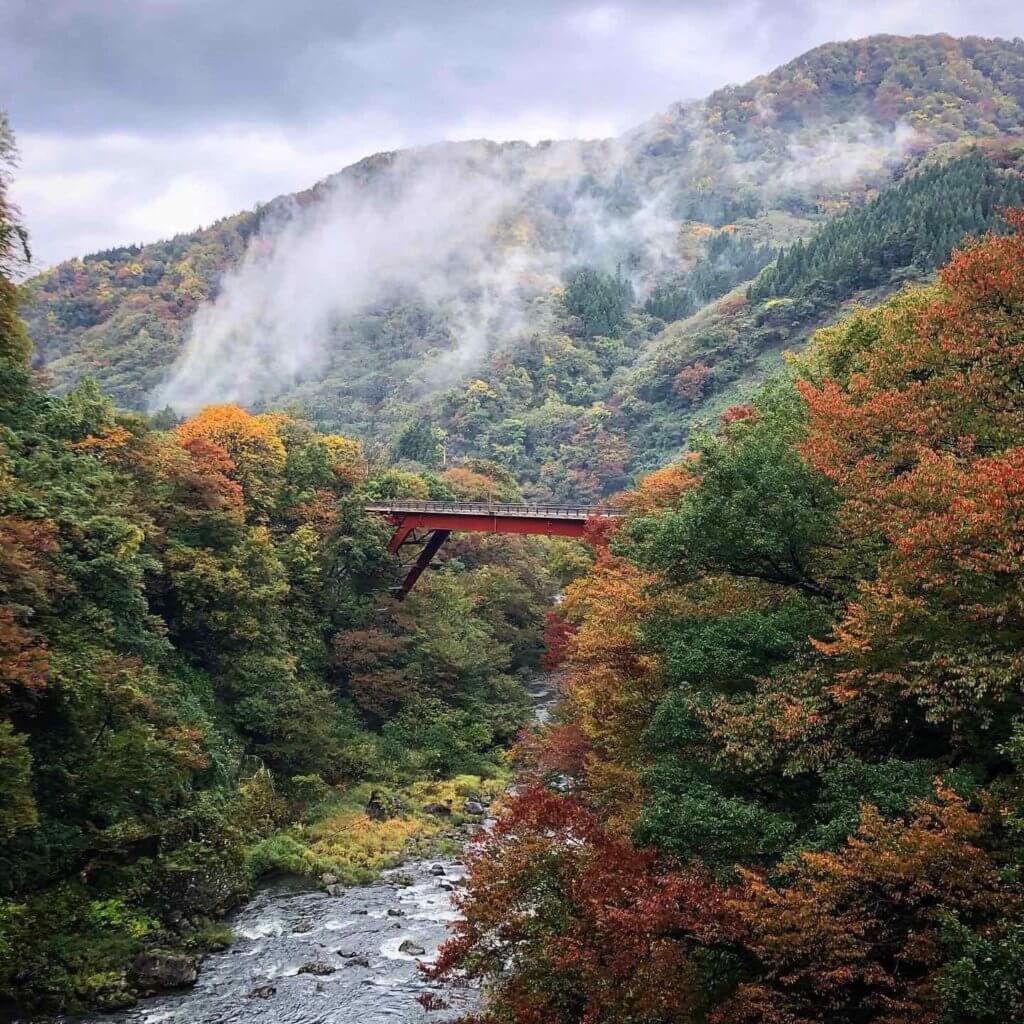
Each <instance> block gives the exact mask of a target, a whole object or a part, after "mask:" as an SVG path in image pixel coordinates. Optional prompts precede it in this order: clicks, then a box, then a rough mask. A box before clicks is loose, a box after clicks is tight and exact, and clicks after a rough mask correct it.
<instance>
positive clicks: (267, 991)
mask: <svg viewBox="0 0 1024 1024" xmlns="http://www.w3.org/2000/svg"><path fill="white" fill-rule="evenodd" d="M276 994H277V986H276V985H257V986H256V987H255V988H254V989H253V990H252V991H251V992H250V993H249V998H250V999H269V998H270V997H271V996H272V995H276Z"/></svg>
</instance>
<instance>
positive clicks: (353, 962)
mask: <svg viewBox="0 0 1024 1024" xmlns="http://www.w3.org/2000/svg"><path fill="white" fill-rule="evenodd" d="M345 966H346V967H369V966H370V961H369V960H368V959H367V958H366V957H365V956H361V955H358V956H353V957H350V958H349V961H348V963H347V964H345Z"/></svg>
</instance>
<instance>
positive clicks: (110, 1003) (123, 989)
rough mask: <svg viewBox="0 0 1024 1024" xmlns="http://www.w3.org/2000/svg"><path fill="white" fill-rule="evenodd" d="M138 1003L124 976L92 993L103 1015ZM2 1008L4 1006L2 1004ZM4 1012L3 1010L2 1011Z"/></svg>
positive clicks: (97, 1007)
mask: <svg viewBox="0 0 1024 1024" xmlns="http://www.w3.org/2000/svg"><path fill="white" fill-rule="evenodd" d="M137 1002H138V999H136V998H135V993H134V992H133V991H132V990H131V989H130V988H129V987H128V983H127V981H126V980H125V978H124V977H123V976H120V977H118V978H116V979H115V980H113V981H111V982H110V984H109V985H105V986H104V987H103V988H101V989H100V990H99V991H95V992H93V993H92V1003H93V1005H94V1006H95V1007H96V1009H97V1010H101V1011H103V1013H113V1012H114V1011H115V1010H127V1009H128V1007H130V1006H134V1005H135V1004H136V1003H137ZM0 1007H2V1004H0ZM0 1012H2V1009H0ZM5 1019H6V1018H5Z"/></svg>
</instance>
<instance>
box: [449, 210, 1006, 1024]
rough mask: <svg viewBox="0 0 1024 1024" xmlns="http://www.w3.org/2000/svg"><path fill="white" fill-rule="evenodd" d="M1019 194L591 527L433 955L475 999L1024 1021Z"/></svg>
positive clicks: (568, 1007) (834, 330)
mask: <svg viewBox="0 0 1024 1024" xmlns="http://www.w3.org/2000/svg"><path fill="white" fill-rule="evenodd" d="M1009 216H1010V222H1011V225H1012V226H1013V227H1014V229H1015V231H1016V233H1015V234H1013V235H1012V236H1010V237H1005V236H1004V237H998V236H990V237H988V238H985V239H983V240H980V241H978V242H976V243H975V244H974V245H973V246H971V247H970V248H968V249H966V250H965V251H962V252H959V253H957V254H956V256H954V258H953V259H952V261H951V262H950V263H949V265H948V266H947V267H945V268H944V269H943V270H942V272H941V274H940V275H939V281H938V283H937V284H935V285H932V286H928V287H920V286H915V287H909V288H907V289H906V290H903V291H901V292H899V293H898V294H897V295H895V296H893V297H891V298H890V299H888V300H887V301H886V302H884V303H883V304H881V305H880V306H878V307H876V308H873V309H867V310H861V311H859V312H857V313H855V314H854V315H853V316H851V317H849V318H847V319H844V320H843V321H841V322H840V323H838V324H836V325H835V326H832V327H829V328H826V329H823V330H821V331H819V332H818V333H817V334H816V335H815V338H814V341H813V343H812V344H811V346H810V347H809V349H808V350H807V351H806V352H805V354H804V355H803V356H801V357H800V358H799V359H797V360H795V361H794V362H793V363H791V364H790V366H789V367H788V368H787V371H786V372H785V373H784V374H782V375H781V376H778V377H776V378H775V379H774V380H772V381H771V382H770V383H769V384H767V385H766V386H765V387H764V388H762V389H761V390H760V391H759V392H758V393H757V395H756V396H755V398H754V400H753V401H752V402H751V403H749V404H746V405H742V406H737V407H734V408H731V409H727V410H726V411H725V413H724V414H723V416H722V417H721V422H720V424H719V425H718V426H717V428H716V429H715V430H713V431H709V432H707V433H705V434H703V435H702V436H700V438H699V439H697V440H696V442H695V443H694V445H693V450H692V452H691V453H690V454H689V455H686V456H685V457H683V458H682V459H680V460H679V461H677V462H676V463H674V464H673V465H670V466H668V467H666V468H663V469H660V470H658V471H656V472H655V473H653V474H651V475H649V476H648V477H646V478H645V479H644V480H642V481H641V482H640V484H639V486H638V487H637V488H636V489H635V490H632V491H630V492H628V493H627V494H625V495H624V496H622V499H621V500H622V502H623V503H624V504H625V505H626V506H627V508H628V509H629V510H630V515H629V517H628V519H627V520H626V521H625V522H623V523H622V525H621V526H618V527H617V528H615V529H613V530H611V531H609V529H608V527H607V525H604V524H602V525H601V526H600V527H597V526H596V525H595V530H594V533H593V537H592V540H593V542H594V544H595V547H596V550H597V552H598V554H597V558H596V561H595V562H594V565H593V567H592V568H591V569H589V570H588V571H586V572H584V573H583V574H582V575H581V576H580V577H579V578H578V579H577V580H576V582H574V583H573V584H571V585H570V587H569V588H568V589H567V592H566V596H565V601H564V603H563V604H561V605H560V607H559V609H558V613H557V615H556V616H553V617H552V620H551V622H550V625H549V630H548V636H549V641H550V650H551V656H552V657H553V658H554V659H555V660H558V659H561V662H562V667H563V670H564V673H565V675H564V684H563V691H562V693H563V698H562V705H561V708H560V711H559V712H558V713H557V714H556V716H555V720H554V722H553V723H552V724H551V725H550V726H549V727H547V728H545V729H543V730H541V731H539V732H537V733H535V734H534V735H532V736H531V737H529V738H528V739H526V740H524V742H523V743H522V744H521V745H520V759H521V763H522V770H523V773H524V783H523V786H522V787H521V789H520V790H519V791H518V792H517V793H516V794H515V795H514V796H513V797H511V798H510V799H509V801H508V805H507V807H506V809H505V812H504V814H503V815H502V817H501V819H500V820H499V822H498V825H497V828H496V829H495V831H494V832H493V834H490V835H488V836H486V837H484V838H483V839H482V840H481V841H480V843H479V844H478V846H477V849H476V852H475V854H474V855H473V858H472V872H471V878H470V886H469V890H468V894H467V895H466V897H465V898H464V899H463V900H462V906H463V909H464V911H465V913H466V920H465V922H463V923H461V924H459V925H457V926H456V928H457V936H456V937H455V938H454V939H453V940H452V941H451V942H450V943H449V946H448V948H447V950H446V953H445V954H444V956H443V957H442V959H441V961H440V963H439V965H438V968H437V973H439V974H440V975H442V976H449V977H459V976H460V972H463V971H464V972H466V973H467V974H468V975H469V977H471V978H476V979H481V980H482V981H483V982H484V983H485V985H486V986H487V990H488V992H489V994H490V1001H489V1002H488V1004H487V1006H486V1009H485V1011H484V1012H483V1013H481V1014H480V1016H479V1017H477V1018H474V1019H475V1020H479V1021H481V1022H487V1024H498V1022H506V1021H523V1022H525V1021H544V1022H545V1024H579V1022H581V1021H586V1022H593V1024H613V1022H615V1024H618V1022H622V1021H645V1022H658V1024H669V1022H675V1024H684V1022H686V1024H689V1022H693V1021H709V1022H713V1024H727V1022H728V1024H970V1022H978V1024H981V1022H984V1024H1011V1022H1016V1021H1021V1020H1024V885H1022V869H1024V862H1022V849H1024V847H1022V844H1021V838H1022V837H1021V824H1022V821H1024V816H1022V815H1024V802H1022V800H1024V744H1022V737H1024V716H1022V713H1024V678H1022V674H1021V659H1020V649H1021V641H1022V630H1024V618H1022V606H1021V573H1022V566H1021V551H1022V544H1021V537H1022V536H1024V502H1022V496H1024V392H1022V387H1021V384H1022V377H1021V366H1022V361H1024V349H1022V341H1024V334H1022V324H1024V211H1021V210H1018V211H1016V212H1014V213H1012V214H1010V215H1009ZM812 262H813V261H812ZM809 265H810V264H809ZM530 782H532V784H530Z"/></svg>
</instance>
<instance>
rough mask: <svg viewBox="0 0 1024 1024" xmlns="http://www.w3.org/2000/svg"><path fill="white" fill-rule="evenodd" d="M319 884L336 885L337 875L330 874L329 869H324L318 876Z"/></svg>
mask: <svg viewBox="0 0 1024 1024" xmlns="http://www.w3.org/2000/svg"><path fill="white" fill-rule="evenodd" d="M320 884H321V885H326V886H328V887H329V886H332V885H337V884H338V876H337V875H332V874H331V873H330V871H325V872H324V873H323V874H322V875H321V876H320Z"/></svg>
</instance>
